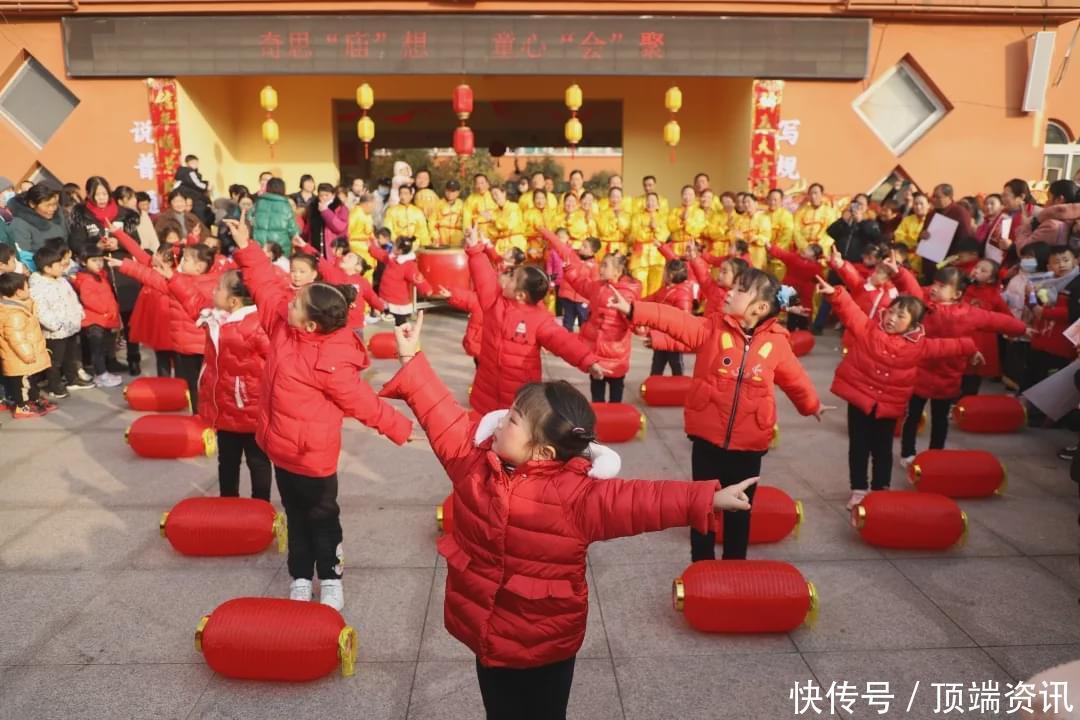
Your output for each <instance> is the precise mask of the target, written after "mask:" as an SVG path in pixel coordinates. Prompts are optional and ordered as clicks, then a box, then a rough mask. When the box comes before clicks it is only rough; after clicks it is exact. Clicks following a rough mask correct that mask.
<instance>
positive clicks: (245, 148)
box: [0, 0, 1080, 196]
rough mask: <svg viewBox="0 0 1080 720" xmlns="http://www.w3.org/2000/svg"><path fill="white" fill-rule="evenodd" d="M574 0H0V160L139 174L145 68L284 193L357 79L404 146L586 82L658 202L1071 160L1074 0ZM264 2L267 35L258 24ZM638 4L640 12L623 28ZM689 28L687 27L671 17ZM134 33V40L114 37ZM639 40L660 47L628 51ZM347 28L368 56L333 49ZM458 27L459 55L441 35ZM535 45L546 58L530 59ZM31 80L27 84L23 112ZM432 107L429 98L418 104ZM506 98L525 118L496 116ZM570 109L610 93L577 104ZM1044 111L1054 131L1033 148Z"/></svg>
mask: <svg viewBox="0 0 1080 720" xmlns="http://www.w3.org/2000/svg"><path fill="white" fill-rule="evenodd" d="M582 9H583V6H582V5H581V4H579V3H569V2H555V1H547V2H517V1H513V0H503V1H501V2H495V1H493V2H487V1H485V0H477V1H476V2H426V1H420V0H416V1H412V2H409V1H406V0H400V1H398V2H362V3H361V2H329V1H320V0H314V1H312V2H303V3H301V2H276V1H274V0H269V1H267V2H260V3H254V2H197V1H196V2H186V1H185V0H175V1H172V2H167V3H166V2H155V1H153V0H143V1H142V2H136V1H134V0H132V1H130V2H129V1H128V0H112V1H111V2H109V1H102V0H79V1H78V2H75V1H74V0H72V2H70V3H67V2H60V1H59V0H56V1H53V0H50V1H49V2H32V1H27V0H23V2H19V3H14V2H2V1H0V11H3V12H4V13H5V16H6V17H7V19H8V23H7V24H5V25H4V26H3V32H2V33H0V147H2V148H3V152H2V153H0V175H5V176H7V177H10V178H12V179H15V180H19V179H24V178H30V177H48V176H53V177H56V178H60V179H63V180H75V181H81V180H82V179H83V178H85V177H86V176H87V175H89V174H102V175H105V176H106V177H108V178H109V179H110V180H111V181H112V182H113V183H114V184H120V183H124V184H129V185H132V186H134V187H136V188H138V189H147V190H152V189H154V186H155V179H154V168H153V165H154V161H155V159H156V157H158V156H159V155H158V153H157V151H158V150H160V148H157V147H156V146H155V142H160V138H159V137H158V136H156V135H155V129H154V127H153V123H152V118H151V113H150V108H149V100H148V95H149V93H148V77H153V78H155V79H156V80H162V79H164V80H169V79H171V80H175V91H176V98H175V112H176V116H177V119H178V131H179V133H178V140H179V147H180V150H181V152H182V153H189V152H190V153H195V154H197V155H199V156H200V158H201V159H202V167H203V172H204V175H206V176H208V177H209V179H210V180H211V181H212V182H213V183H214V184H215V186H216V187H217V188H223V187H224V186H225V185H227V184H228V183H232V182H244V183H246V184H248V185H254V184H255V178H256V177H257V175H258V173H259V172H260V171H262V170H271V171H273V172H275V173H276V174H280V175H281V176H283V177H285V178H286V179H287V180H288V182H289V184H290V186H291V185H292V184H294V183H295V182H296V179H297V178H298V177H299V175H300V174H301V173H304V172H310V173H312V174H313V175H314V176H315V177H316V178H317V179H319V180H326V181H332V180H336V179H337V178H338V177H339V176H340V175H341V174H343V173H344V172H345V168H346V166H347V165H349V164H350V163H352V162H355V161H356V158H355V149H354V148H351V146H349V145H348V144H347V143H343V142H342V140H341V136H342V128H343V127H347V126H348V125H349V123H352V124H353V125H354V124H355V117H356V115H357V112H358V111H357V110H356V109H355V100H354V97H355V90H356V86H357V85H358V84H359V83H361V82H367V83H368V84H370V85H371V86H372V87H373V88H374V90H375V95H376V105H375V109H374V110H373V117H374V118H375V120H376V128H377V130H376V138H375V141H374V143H373V145H374V147H375V148H376V149H378V148H381V147H395V146H396V145H395V139H396V138H405V137H406V136H408V137H409V138H410V142H415V143H424V144H423V145H420V144H414V145H412V146H413V147H418V146H427V147H434V146H443V147H446V146H449V145H450V137H451V133H452V131H453V128H454V126H455V125H456V123H457V121H456V119H455V118H454V117H453V115H452V113H451V112H450V96H451V92H452V90H453V88H454V87H455V86H456V85H458V84H459V83H462V82H466V83H468V84H469V85H470V86H471V87H472V88H473V90H474V93H475V97H476V101H477V104H478V105H480V104H483V103H489V104H490V109H489V110H487V111H485V112H488V113H489V115H490V117H489V118H488V120H487V122H489V123H490V127H488V128H487V129H486V130H485V129H484V128H483V127H481V128H479V129H478V130H477V145H478V146H479V147H484V146H486V144H487V143H488V142H489V141H501V142H505V143H506V144H507V145H509V146H510V147H512V148H513V147H522V146H528V147H533V146H550V145H553V144H556V142H557V140H558V138H561V136H562V124H563V122H564V121H565V119H566V118H567V117H569V111H567V110H566V109H565V108H563V107H562V98H563V91H564V89H565V87H566V86H567V85H569V84H571V83H575V82H576V83H577V84H578V85H580V86H581V88H582V90H583V94H584V98H585V105H584V106H583V108H582V111H581V115H582V120H583V124H584V126H585V137H584V139H583V145H590V144H599V145H605V146H606V145H611V144H616V143H617V146H618V147H621V148H622V173H623V175H624V176H625V177H626V184H627V185H628V186H629V187H631V188H633V189H635V190H636V188H637V183H638V180H639V178H640V177H641V176H643V175H645V174H653V175H656V176H657V178H658V180H659V185H660V189H661V191H662V192H664V193H665V194H667V195H669V196H675V195H676V194H677V193H678V189H679V187H680V186H681V185H682V184H683V183H685V182H687V181H688V180H689V179H690V178H691V177H692V176H693V174H694V173H696V172H698V171H704V172H707V173H709V174H710V176H711V177H712V184H713V186H714V187H716V188H723V189H737V190H741V189H745V188H747V187H748V182H749V178H750V175H751V171H752V170H755V171H756V172H758V173H759V174H760V173H761V172H763V171H764V174H765V176H766V178H767V179H768V184H773V183H775V184H776V185H778V186H779V187H782V188H788V189H796V190H797V189H800V188H804V187H805V186H806V183H807V182H812V181H819V182H822V183H824V184H825V186H826V188H827V190H829V191H830V192H834V193H837V194H849V193H854V192H859V191H871V190H873V189H874V188H875V187H877V186H878V185H880V183H881V182H882V181H883V180H884V179H885V178H887V177H889V176H890V175H891V174H893V173H894V172H895V173H897V174H899V175H901V176H904V177H907V178H909V179H911V180H913V181H914V182H915V183H916V184H917V185H919V186H922V187H926V186H929V185H932V184H934V183H937V182H951V183H952V184H953V185H954V186H955V187H956V189H957V190H958V191H959V192H961V193H964V194H966V193H975V192H981V191H993V190H997V189H999V188H1000V187H1001V185H1002V183H1003V182H1004V181H1006V180H1008V179H1009V178H1012V177H1021V178H1025V179H1028V180H1039V179H1042V178H1043V177H1044V176H1045V175H1046V169H1045V167H1044V162H1049V164H1050V165H1051V173H1053V174H1054V176H1055V177H1056V176H1059V175H1068V176H1070V177H1071V176H1072V175H1073V174H1075V173H1076V172H1077V171H1078V170H1080V158H1078V159H1077V162H1076V164H1075V167H1074V165H1073V162H1072V158H1071V152H1072V144H1073V143H1074V142H1075V141H1076V140H1077V138H1076V136H1075V135H1073V134H1072V133H1073V131H1074V130H1075V131H1076V132H1080V68H1073V67H1070V65H1069V62H1068V60H1067V56H1068V53H1069V51H1070V50H1071V46H1072V44H1073V42H1075V40H1076V30H1077V23H1076V21H1075V18H1077V17H1080V4H1077V5H1075V6H1074V5H1070V4H1068V3H1059V2H1055V1H1054V0H1050V1H1049V2H1036V1H1035V0H1012V1H1011V2H1008V3H1006V2H1004V1H999V0H989V2H982V3H979V4H976V5H972V4H966V5H962V4H960V3H957V2H956V1H955V0H931V1H930V2H922V3H919V4H918V5H917V6H916V5H914V4H909V3H886V2H865V1H863V0H849V1H848V2H841V3H833V2H814V1H796V2H772V1H769V0H766V1H763V2H744V3H738V2H734V3H721V2H705V1H694V0H688V1H679V0H674V1H671V2H655V1H654V2H638V1H637V0H623V1H621V2H606V1H605V2H597V3H594V4H592V5H590V6H589V7H588V8H587V11H588V12H589V13H590V14H589V15H588V16H580V15H578V16H574V15H573V13H575V12H580V11H581V10H582ZM269 15H272V16H273V17H274V19H275V23H276V25H274V27H275V28H279V29H278V30H274V31H273V32H270V31H268V30H265V28H264V26H263V25H261V24H260V23H264V22H265V21H267V18H268V16H269ZM657 16H660V18H661V21H662V22H661V21H656V20H653V21H650V22H652V23H653V24H652V25H649V26H646V25H644V24H642V23H643V21H644V18H646V17H651V18H655V17H657ZM545 17H546V18H548V20H544V19H543V18H545ZM471 18H475V23H471V21H470V19H471ZM536 18H540V19H539V20H537V19H536ZM403 19H404V20H403ZM669 21H670V24H667V25H665V24H664V23H668V22H669ZM403 22H412V23H416V24H415V27H416V28H417V29H416V30H409V29H404V30H403V29H402V28H407V27H411V26H407V25H403V24H402V23H403ZM448 22H452V23H459V24H458V25H448V24H447V23H448ZM501 22H512V23H513V24H512V29H513V32H510V31H502V30H498V29H497V28H499V27H501V26H500V24H499V23H501ZM534 22H535V23H539V24H530V23H534ZM200 23H201V24H200ZM358 23H359V24H358ZM380 23H382V27H384V28H385V29H384V30H380V29H379V27H380ZM425 23H429V24H425ZM460 23H464V27H465V28H466V30H462V29H461V27H462V26H461V25H460ZM657 23H659V24H657ZM731 23H743V24H736V25H732V24H731ZM473 25H475V27H473ZM246 26H250V30H243V31H234V30H233V28H242V27H246ZM480 26H483V28H484V30H483V32H480V31H479V30H477V29H476V28H479V27H480ZM694 26H697V30H698V31H699V32H700V33H701V34H700V36H699V37H697V39H693V38H689V35H687V34H686V33H688V32H690V30H688V28H690V29H692V28H693V27H694ZM338 27H340V28H341V32H340V37H339V33H338V31H337V30H336V29H334V28H338ZM328 28H331V29H328ZM357 28H362V30H358V29H357ZM649 28H659V29H655V30H654V29H649ZM444 30H445V33H446V34H445V36H444V35H443V34H440V33H443V32H444ZM474 30H475V31H476V32H475V33H474V32H473V31H474ZM661 31H663V32H661ZM1040 31H1041V33H1042V34H1040V35H1038V36H1037V35H1036V34H1037V33H1040ZM133 32H134V33H142V38H143V39H142V41H140V42H139V43H135V42H133V41H132V40H131V37H130V36H129V35H125V33H128V34H130V33H133ZM402 33H412V34H413V36H419V35H420V34H421V33H423V34H424V35H425V43H426V46H425V48H424V52H425V53H430V55H428V56H425V57H424V58H423V59H417V58H413V57H407V56H406V55H407V53H408V52H411V50H409V46H408V44H407V42H406V39H405V38H406V37H408V36H407V35H402ZM455 33H456V34H455ZM470 33H473V34H470ZM647 33H652V34H653V35H654V36H655V35H657V34H659V35H662V36H664V39H665V41H666V42H665V43H661V45H660V46H659V47H658V46H656V44H655V42H656V38H655V37H653V38H652V41H651V42H652V44H649V43H648V42H646V35H647ZM712 33H715V35H712ZM724 33H729V35H725V34H724ZM730 33H735V35H734V36H732V35H730ZM360 35H364V36H365V38H364V39H363V43H364V46H363V52H366V53H369V55H368V56H359V55H356V54H357V53H360V52H361V49H360V45H359V43H360V42H361V41H360V39H359V36H360ZM459 35H460V37H461V38H463V39H462V40H461V42H462V43H463V44H462V45H461V47H460V48H458V47H456V46H453V45H452V44H450V45H447V43H449V42H450V40H448V39H447V38H451V37H455V38H456V37H458V36H459ZM275 36H276V40H274V39H273V38H274V37H275ZM294 36H295V37H294ZM305 36H306V38H305ZM684 36H685V38H684ZM736 36H738V37H742V38H743V39H745V44H743V45H738V44H737V43H736V42H735V40H734V39H733V38H734V37H736ZM571 37H572V38H573V39H572V40H567V39H568V38H571ZM710 37H715V41H710ZM347 38H351V40H348V39H347ZM477 38H479V39H477ZM686 38H689V39H686ZM1036 38H1038V39H1037V40H1036ZM331 39H332V40H333V43H331ZM590 39H591V40H592V42H591V43H590V42H589V40H590ZM683 39H686V40H685V41H686V43H687V45H686V47H683V46H682V45H680V43H681V42H682V41H683ZM564 40H565V41H566V42H562V41H564ZM271 41H273V42H276V43H277V47H276V52H277V56H276V57H275V55H274V53H275V47H274V46H273V45H269V46H268V45H267V43H269V42H271ZM1036 41H1038V42H1039V43H1042V44H1044V45H1046V44H1048V43H1049V42H1051V41H1052V42H1053V47H1052V52H1048V53H1047V55H1046V58H1045V60H1046V61H1047V62H1044V63H1042V65H1039V63H1038V62H1036V63H1035V65H1036V69H1037V70H1039V72H1034V73H1029V69H1030V67H1031V66H1032V56H1033V48H1034V46H1035V43H1036ZM412 42H413V44H414V45H415V44H416V43H417V42H418V37H413V38H412ZM455 42H456V41H455ZM500 43H501V45H500ZM695 43H696V44H695ZM770 43H772V44H771V45H770ZM136 45H138V48H137V49H133V48H135V46H136ZM377 45H381V47H378V48H376V47H375V46H377ZM541 45H543V46H544V47H545V49H546V52H547V53H549V55H548V56H545V57H541V56H535V57H534V55H533V53H536V52H539V50H540V46H541ZM564 45H565V47H564ZM737 45H738V46H737ZM556 46H558V47H556ZM717 48H719V49H717ZM725 48H726V49H725ZM414 49H415V48H414ZM706 49H707V50H708V52H706V51H705V50H706ZM295 52H299V54H298V55H290V53H295ZM500 52H501V53H509V55H505V56H500V55H499V53H500ZM657 52H659V53H661V55H660V57H659V58H657V57H649V54H650V53H657ZM305 53H307V54H305ZM342 53H345V56H346V57H352V61H351V62H349V63H347V64H346V63H344V62H343V61H342V60H341V57H342ZM349 53H352V54H353V55H352V56H350V55H349ZM380 53H381V54H380ZM597 53H599V55H598V54H597ZM456 56H462V57H464V58H465V61H464V64H463V65H462V66H461V68H460V69H459V68H458V66H457V65H454V64H453V62H451V61H450V59H451V58H454V57H456ZM366 57H370V61H368V60H366V59H365V58H366ZM499 57H505V58H506V59H507V62H508V64H507V65H505V66H502V65H499V64H498V63H497V62H496V59H498V58H499ZM283 58H284V60H283ZM413 60H416V61H415V62H413ZM594 60H596V61H599V62H597V63H593V62H592V61H594ZM650 61H655V63H658V64H652V65H650V64H649V62H650ZM455 62H456V61H455ZM530 63H532V64H530ZM504 68H509V69H504ZM1029 74H1032V75H1033V76H1034V81H1033V82H1034V85H1033V87H1029V85H1031V84H1032V80H1031V79H1029ZM759 80H780V81H783V82H781V83H774V84H772V85H771V86H770V87H773V88H774V89H775V90H776V92H775V93H773V95H772V98H773V99H772V100H769V102H774V101H775V102H776V103H777V105H776V107H775V108H772V107H770V108H769V110H770V113H767V115H768V118H770V120H769V121H767V123H766V124H767V125H768V127H767V128H766V130H765V131H761V128H760V122H761V117H763V116H762V115H761V114H760V113H759V111H760V110H761V108H760V107H758V105H757V104H756V103H758V101H759V100H760V98H759V96H758V95H757V94H756V93H755V81H759ZM1040 82H1045V84H1046V90H1045V93H1042V92H1038V90H1039V83H1040ZM266 85H272V86H273V87H274V88H275V89H276V91H277V93H278V97H279V106H278V108H277V109H276V110H275V112H274V118H275V120H276V121H277V122H278V126H279V128H280V139H279V141H278V143H277V144H276V145H275V147H274V149H273V153H272V154H271V152H270V149H269V148H268V146H267V145H266V143H265V142H264V141H263V138H262V136H261V133H260V126H261V123H262V121H263V120H264V119H265V112H264V111H263V110H262V109H261V108H260V107H259V91H260V89H261V88H262V87H264V86H266ZM675 85H677V86H678V87H679V88H680V89H681V90H682V94H683V106H682V108H681V109H680V111H679V112H678V114H677V115H676V118H677V120H678V122H679V124H680V126H681V141H680V143H679V145H678V146H677V147H676V148H674V149H672V148H669V147H668V146H667V145H665V144H664V141H663V137H662V130H663V127H664V124H665V123H666V122H667V121H668V120H669V119H670V118H671V114H670V113H669V112H668V110H666V109H665V107H664V93H665V91H666V90H667V89H668V88H669V87H671V86H675ZM41 88H45V90H42V89H41ZM1025 95H1028V97H1027V98H1026V101H1027V103H1028V104H1027V106H1028V107H1035V108H1041V109H1032V110H1030V111H1025V110H1024V109H1023V108H1024V107H1025ZM37 97H46V98H47V99H46V101H45V102H43V103H41V104H40V105H39V104H37V101H36V100H35V98H37ZM755 98H758V100H755ZM435 103H441V104H444V105H445V114H439V112H435V111H433V110H431V109H430V108H432V107H435V105H434V104H435ZM522 103H533V104H534V105H532V106H530V107H535V112H530V113H529V114H528V117H527V118H524V119H523V118H522V117H520V116H518V117H517V118H516V119H511V118H512V115H511V113H512V112H513V110H512V107H513V106H515V105H516V104H522ZM590 103H592V104H594V105H597V106H603V108H615V109H614V110H611V112H610V113H609V112H608V110H603V111H602V112H601V111H597V112H596V114H595V115H593V116H590ZM350 107H351V108H352V110H349V109H348V108H350ZM439 107H441V106H439ZM380 112H381V113H383V114H381V115H380ZM440 112H441V111H440ZM492 113H493V114H492ZM611 113H614V114H611ZM479 114H480V113H479V111H478V115H479ZM500 118H502V121H501V122H500ZM590 122H591V123H592V124H591V125H590ZM534 125H535V127H533V126H534ZM1048 125H1049V127H1050V128H1051V131H1052V132H1054V133H1058V134H1057V135H1055V136H1054V140H1055V142H1054V143H1053V146H1052V147H1051V146H1047V144H1046V138H1047V133H1048ZM440 128H443V129H440ZM544 128H547V130H546V131H545V130H544ZM590 132H593V133H595V138H593V139H591V138H590ZM410 133H411V134H410ZM1062 133H1063V135H1062ZM763 135H765V136H767V137H768V142H767V143H766V144H765V145H762V144H761V139H762V137H763ZM442 138H444V140H442V141H441V142H440V139H442ZM402 141H403V142H404V140H402ZM763 152H764V153H766V154H765V155H762V153H763ZM1048 153H1049V154H1051V155H1052V156H1053V157H1051V158H1050V159H1049V160H1045V158H1046V156H1047V154H1048ZM1077 153H1078V155H1080V146H1077ZM1061 155H1064V156H1066V160H1065V161H1063V162H1062V161H1061V160H1060V158H1059V156H1061ZM1055 158H1058V159H1055ZM752 159H753V161H754V162H755V163H756V165H755V167H754V168H752V167H751V163H752ZM762 160H766V161H767V162H766V163H765V164H764V165H762V162H761V161H762Z"/></svg>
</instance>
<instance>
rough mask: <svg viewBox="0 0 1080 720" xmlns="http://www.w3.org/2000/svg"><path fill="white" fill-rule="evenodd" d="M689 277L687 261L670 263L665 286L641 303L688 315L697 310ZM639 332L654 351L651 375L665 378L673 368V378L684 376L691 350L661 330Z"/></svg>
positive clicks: (665, 276)
mask: <svg viewBox="0 0 1080 720" xmlns="http://www.w3.org/2000/svg"><path fill="white" fill-rule="evenodd" d="M689 277H690V274H689V271H688V269H687V264H686V262H685V261H683V260H679V259H678V258H675V259H673V260H668V261H667V265H665V266H664V285H663V286H662V287H661V288H660V289H659V290H657V291H656V292H655V293H653V294H652V295H650V296H649V297H646V298H642V300H643V301H644V302H652V303H660V304H661V305H670V306H671V307H673V308H676V309H678V310H682V311H683V312H684V313H688V314H689V313H691V312H693V310H694V288H693V286H692V284H691V283H690V279H689ZM639 330H641V331H642V332H643V333H644V335H645V345H646V346H647V347H649V348H652V351H653V356H652V367H651V368H650V370H649V374H650V375H663V374H664V369H665V368H667V367H669V366H670V367H671V374H672V375H674V376H676V377H677V376H680V375H682V374H683V356H682V354H683V353H684V352H689V351H690V348H689V347H687V346H686V345H685V344H684V343H681V342H679V341H678V340H676V339H675V338H673V337H671V336H670V335H668V334H667V333H665V332H661V331H660V330H650V329H649V328H646V327H644V326H641V327H640V328H639Z"/></svg>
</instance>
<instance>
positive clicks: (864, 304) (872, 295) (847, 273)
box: [836, 261, 900, 351]
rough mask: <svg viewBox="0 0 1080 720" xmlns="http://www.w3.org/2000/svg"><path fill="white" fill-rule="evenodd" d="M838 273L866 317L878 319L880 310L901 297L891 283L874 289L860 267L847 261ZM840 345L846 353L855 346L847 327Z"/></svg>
mask: <svg viewBox="0 0 1080 720" xmlns="http://www.w3.org/2000/svg"><path fill="white" fill-rule="evenodd" d="M836 273H837V274H838V275H839V276H840V279H841V280H842V281H843V282H844V285H845V287H847V290H848V292H849V293H851V297H852V299H853V300H854V301H855V304H856V305H858V306H859V309H860V310H862V311H863V313H864V314H865V315H866V317H871V318H876V317H877V316H878V312H879V311H880V310H885V309H886V308H888V307H889V305H891V304H892V301H893V300H894V299H896V298H897V297H899V296H900V291H899V290H897V289H896V286H895V285H893V284H892V283H891V282H887V283H885V284H884V285H881V286H878V287H874V286H873V285H871V284H870V279H869V278H868V277H864V276H863V275H862V274H861V273H860V272H859V270H858V266H855V265H852V264H851V263H849V262H847V261H845V262H844V264H843V265H841V266H840V267H839V268H836ZM840 344H841V346H842V347H843V348H844V350H845V351H847V350H849V349H850V348H851V346H852V345H854V344H855V338H854V336H853V335H852V334H851V330H850V329H849V328H847V327H845V328H844V337H843V339H842V340H841V341H840Z"/></svg>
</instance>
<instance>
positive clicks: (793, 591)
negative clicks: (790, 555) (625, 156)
mask: <svg viewBox="0 0 1080 720" xmlns="http://www.w3.org/2000/svg"><path fill="white" fill-rule="evenodd" d="M672 604H673V605H674V606H675V609H676V610H677V611H680V612H682V613H683V615H685V616H686V621H687V622H688V623H690V625H691V626H692V627H693V628H694V629H695V630H700V631H701V632H710V633H782V632H789V631H791V630H794V629H795V628H797V627H799V625H802V624H803V623H807V624H811V623H812V622H813V620H814V618H815V616H816V614H817V607H818V598H817V591H816V590H815V589H814V584H813V583H810V582H807V581H806V578H804V577H803V575H802V573H800V572H799V571H798V569H796V568H795V566H794V565H791V564H789V563H785V562H778V561H775V560H740V561H738V562H730V561H725V560H701V561H699V562H696V563H692V564H691V565H690V566H689V567H688V568H686V570H684V571H683V574H682V575H681V576H680V577H677V578H675V582H674V583H672Z"/></svg>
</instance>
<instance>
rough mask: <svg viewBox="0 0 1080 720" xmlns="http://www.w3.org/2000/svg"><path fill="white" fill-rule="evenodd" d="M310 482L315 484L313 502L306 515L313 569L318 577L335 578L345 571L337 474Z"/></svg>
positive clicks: (323, 578) (322, 578) (321, 578)
mask: <svg viewBox="0 0 1080 720" xmlns="http://www.w3.org/2000/svg"><path fill="white" fill-rule="evenodd" d="M309 482H311V483H312V484H313V485H315V494H314V502H313V503H312V506H311V510H310V512H309V514H308V527H309V528H310V529H311V535H312V542H313V544H314V547H315V570H316V572H317V573H318V575H319V579H320V580H337V579H339V578H340V577H341V575H342V573H343V572H344V571H345V567H344V559H343V557H342V551H341V540H342V531H341V508H340V507H338V502H337V494H338V477H337V473H334V474H333V475H330V476H328V477H324V478H312V479H311V480H310V481H309Z"/></svg>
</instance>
